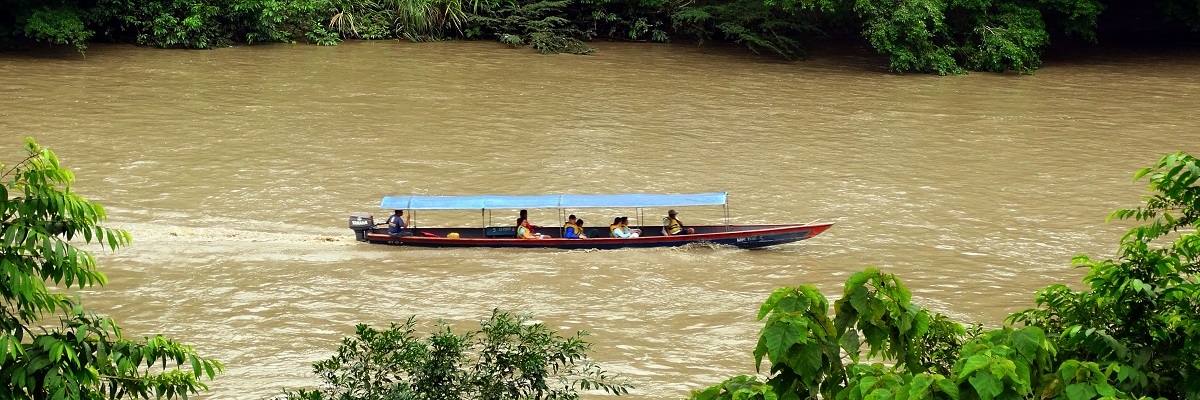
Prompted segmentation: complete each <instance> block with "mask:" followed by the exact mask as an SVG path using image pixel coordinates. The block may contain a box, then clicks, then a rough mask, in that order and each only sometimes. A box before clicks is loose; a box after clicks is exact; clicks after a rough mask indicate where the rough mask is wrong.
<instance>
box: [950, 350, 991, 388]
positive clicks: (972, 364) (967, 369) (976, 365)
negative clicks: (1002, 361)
mask: <svg viewBox="0 0 1200 400" xmlns="http://www.w3.org/2000/svg"><path fill="white" fill-rule="evenodd" d="M991 363H992V361H991V359H989V358H988V357H987V356H985V355H981V354H976V355H973V356H971V358H968V359H967V363H966V364H965V365H964V366H963V370H962V371H959V373H958V376H959V378H958V379H959V381H960V382H961V381H962V379H963V378H964V377H967V376H970V375H971V374H972V373H974V372H975V371H978V370H979V369H981V368H983V367H986V366H988V364H991Z"/></svg>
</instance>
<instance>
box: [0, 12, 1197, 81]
mask: <svg viewBox="0 0 1200 400" xmlns="http://www.w3.org/2000/svg"><path fill="white" fill-rule="evenodd" d="M6 3H8V5H9V6H8V7H4V8H0V46H3V45H4V44H6V43H7V44H8V45H10V46H11V45H14V44H16V43H19V42H22V41H24V42H29V41H33V42H43V43H51V44H60V45H69V46H75V47H76V48H78V49H80V51H82V50H83V49H85V48H86V47H87V43H88V42H89V41H94V40H108V41H115V42H122V43H135V44H139V45H146V46H158V47H181V48H201V49H202V48H211V47H218V46H225V45H229V44H232V43H239V42H240V43H260V42H292V41H297V40H303V41H307V42H311V43H318V44H323V45H334V44H336V43H337V42H338V41H341V40H345V39H350V38H361V39H391V38H404V39H408V40H412V41H429V40H443V39H453V38H464V39H491V40H499V41H501V42H504V43H508V44H511V45H514V46H532V47H533V48H535V49H537V50H539V51H542V52H547V53H548V52H566V53H576V54H587V53H590V52H592V51H594V49H593V48H592V47H590V46H588V45H587V44H586V42H587V41H591V40H595V39H599V38H609V39H619V40H637V41H643V40H644V41H660V42H665V41H669V40H671V39H672V38H676V39H697V40H700V41H708V40H728V41H734V42H738V43H743V44H745V45H746V46H748V47H749V48H750V49H752V50H754V51H767V52H771V53H775V54H778V55H779V56H781V57H784V58H786V59H789V60H794V59H798V58H804V57H805V56H806V43H809V42H811V41H813V40H816V39H819V38H824V37H859V38H861V39H862V40H865V41H866V42H867V43H869V44H870V45H871V46H872V47H874V48H875V50H876V51H878V52H879V53H880V54H882V55H884V56H886V57H887V58H888V60H889V66H890V69H891V70H892V71H895V72H908V71H914V72H925V73H937V74H943V75H945V74H959V73H964V72H965V71H996V72H1003V71H1017V72H1020V73H1032V72H1033V71H1035V70H1037V69H1038V68H1039V67H1040V66H1041V63H1042V54H1043V52H1044V51H1045V50H1046V48H1047V47H1048V46H1050V44H1051V39H1052V38H1072V37H1073V38H1076V39H1077V40H1081V41H1084V42H1092V43H1095V42H1096V41H1097V38H1098V36H1097V32H1098V31H1100V30H1103V29H1104V28H1105V27H1104V26H1101V25H1100V21H1101V20H1104V21H1109V22H1111V23H1112V25H1113V26H1112V28H1111V29H1113V30H1116V31H1117V32H1118V33H1121V32H1120V31H1119V30H1120V29H1126V30H1129V31H1131V32H1141V33H1144V32H1158V33H1159V34H1160V35H1159V37H1160V38H1181V37H1188V36H1189V35H1190V36H1191V37H1192V38H1194V37H1195V32H1197V31H1198V30H1200V0H1158V1H1155V2H1134V1H1130V0H694V1H668V0H470V1H464V0H386V1H381V0H269V1H262V0H89V1H82V0H49V1H34V0H8V1H7V2H6ZM1110 9H1113V10H1116V11H1112V12H1109V13H1108V14H1106V12H1108V10H1110ZM1102 17H1107V18H1102Z"/></svg>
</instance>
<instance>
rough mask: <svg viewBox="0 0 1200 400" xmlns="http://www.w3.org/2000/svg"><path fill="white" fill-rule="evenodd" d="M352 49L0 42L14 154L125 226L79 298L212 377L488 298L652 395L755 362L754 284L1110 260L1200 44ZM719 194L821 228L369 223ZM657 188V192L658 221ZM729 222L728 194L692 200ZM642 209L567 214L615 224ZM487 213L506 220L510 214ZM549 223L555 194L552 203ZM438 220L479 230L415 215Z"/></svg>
mask: <svg viewBox="0 0 1200 400" xmlns="http://www.w3.org/2000/svg"><path fill="white" fill-rule="evenodd" d="M599 48H600V51H599V52H598V53H596V54H594V55H590V56H572V55H540V54H537V53H536V52H533V51H528V50H514V49H511V48H508V47H505V46H503V45H500V44H495V43H471V42H451V43H431V44H412V43H401V42H350V43H344V44H342V45H339V46H336V47H317V46H308V45H272V46H250V47H234V48H225V49H217V50H211V51H182V50H156V49H146V48H136V47H130V46H115V45H96V46H93V47H92V48H91V49H89V50H88V52H87V54H86V56H79V55H78V54H75V53H74V52H73V50H71V49H58V50H56V51H42V52H35V53H4V54H0V160H3V162H5V163H6V164H8V165H11V164H12V163H13V162H15V161H16V160H17V159H18V157H19V154H18V152H19V150H20V148H21V145H22V142H21V140H20V138H22V137H25V136H32V137H35V138H36V139H37V140H38V142H39V143H40V144H42V145H44V146H46V147H49V148H51V149H52V150H54V151H55V152H56V153H57V154H58V156H59V157H60V158H61V160H62V162H63V163H64V164H65V165H67V166H68V167H69V168H71V169H72V170H73V171H74V172H75V173H76V176H77V184H76V185H75V187H74V188H75V190H76V191H78V192H79V193H81V194H83V195H84V196H86V197H88V198H89V199H91V200H93V201H95V202H99V203H101V204H103V205H104V206H106V207H107V210H108V211H109V214H110V219H109V221H108V223H107V225H108V226H110V227H116V228H122V229H126V230H128V231H129V232H130V233H132V235H133V236H134V242H133V243H132V244H131V245H130V246H128V247H127V248H124V249H121V250H120V251H118V252H116V253H109V252H104V251H98V252H97V253H96V255H97V257H98V263H99V267H100V270H101V271H103V272H105V273H107V275H108V277H109V279H110V283H109V284H108V285H107V286H105V287H102V288H92V289H89V290H86V291H84V292H82V295H83V298H84V301H85V304H86V305H87V306H88V307H89V308H92V309H95V310H97V311H100V312H102V313H104V314H107V315H109V316H112V317H113V318H115V319H116V320H117V321H118V322H119V324H120V325H121V326H122V328H123V330H124V333H125V334H126V335H127V336H130V337H142V336H147V335H153V334H158V333H162V334H165V335H167V336H169V337H172V338H175V339H178V340H180V341H182V342H185V343H188V344H191V345H194V346H195V347H196V348H197V349H198V350H199V351H200V352H201V353H202V354H203V355H205V356H207V357H212V358H215V359H218V360H220V361H222V362H224V363H225V364H226V366H227V367H228V370H227V372H226V373H225V374H224V375H222V376H220V377H218V379H217V380H215V381H213V382H211V391H210V392H208V393H207V394H205V395H204V396H202V398H207V399H257V398H262V397H268V396H272V395H275V394H277V393H279V392H280V390H282V389H283V388H285V387H290V388H296V387H304V386H315V385H316V384H317V383H318V381H317V379H316V378H315V377H314V375H312V373H311V364H312V363H313V362H316V361H319V360H322V359H325V358H327V357H329V356H330V355H332V353H333V351H334V350H335V349H336V347H337V345H338V343H339V341H340V339H341V338H342V337H344V336H347V335H351V334H352V333H353V330H354V325H355V324H356V323H369V324H374V325H377V326H382V325H386V324H387V323H388V322H391V321H403V320H405V319H406V318H408V317H409V316H411V315H417V316H418V318H419V319H420V320H421V321H423V322H424V325H423V326H424V327H425V328H427V329H432V324H433V323H434V321H436V320H437V319H439V318H440V319H444V320H446V321H449V322H451V323H453V324H455V325H457V326H461V327H464V328H468V327H477V325H476V322H477V321H479V320H481V319H484V318H486V317H487V316H488V315H489V314H490V312H491V310H492V309H493V308H501V309H506V310H514V311H521V312H529V313H532V314H533V315H534V317H535V318H536V319H537V320H539V321H544V322H546V323H547V324H549V325H550V326H552V327H556V328H558V329H561V330H563V331H567V332H573V331H576V330H588V331H590V332H591V333H592V336H590V339H591V341H592V342H593V343H594V352H593V353H592V356H593V357H592V358H593V359H594V360H596V361H598V362H600V363H601V365H602V366H604V367H606V368H607V369H609V370H610V371H614V372H617V373H619V374H620V375H622V376H623V377H625V378H627V379H628V380H629V381H630V382H631V383H632V384H634V385H635V386H636V388H635V389H634V390H633V392H631V396H630V397H631V398H648V399H660V398H661V399H674V398H683V397H686V396H687V394H688V392H689V391H690V390H694V389H702V388H705V387H707V386H709V385H712V384H715V383H717V382H719V381H721V380H723V379H724V378H726V377H729V376H732V375H738V374H749V373H753V371H754V367H753V357H752V356H751V351H752V349H753V347H754V344H755V342H756V338H757V330H758V329H759V327H760V326H761V325H760V324H759V323H758V322H756V321H754V316H755V312H756V311H757V309H758V305H759V304H760V302H761V301H762V300H764V299H765V298H766V296H767V295H768V294H769V293H770V292H771V291H772V290H773V289H774V288H777V287H780V286H786V285H799V284H805V283H811V284H815V285H817V286H818V287H819V288H820V289H821V290H822V291H824V293H825V294H826V295H827V296H829V297H830V298H831V300H832V299H835V298H836V297H838V296H839V295H840V291H841V286H842V283H843V282H844V280H845V279H846V278H847V277H848V276H849V275H850V274H852V273H854V272H856V271H860V270H862V269H863V268H865V267H868V266H874V267H879V268H882V269H883V270H885V271H886V272H891V273H895V274H898V275H899V276H900V278H901V279H902V280H903V281H904V282H905V283H906V284H907V286H908V287H909V288H910V289H912V290H913V292H914V293H915V297H914V298H915V301H916V302H918V303H919V304H921V305H923V306H925V307H928V308H930V309H932V310H934V311H936V312H940V313H943V314H947V315H950V316H952V317H953V318H955V319H957V320H960V321H964V322H969V321H978V322H982V323H985V324H988V325H991V326H996V325H999V324H1000V323H1001V322H1002V321H1003V319H1004V317H1005V316H1007V315H1008V314H1010V313H1012V312H1014V311H1017V310H1020V309H1022V308H1025V307H1029V306H1031V305H1032V299H1033V294H1034V292H1035V291H1036V290H1038V289H1039V288H1041V287H1044V286H1046V285H1049V284H1053V283H1068V284H1071V285H1074V286H1075V287H1079V286H1080V284H1079V279H1080V277H1082V276H1083V271H1080V270H1075V269H1072V268H1070V259H1071V257H1072V256H1074V255H1077V254H1089V255H1092V256H1093V257H1097V258H1105V257H1111V256H1112V254H1113V252H1114V251H1115V249H1116V242H1117V239H1118V238H1119V237H1120V235H1121V234H1122V233H1123V232H1124V231H1125V230H1126V229H1128V227H1129V226H1130V225H1129V223H1128V222H1124V221H1116V222H1112V223H1105V221H1104V220H1105V217H1106V215H1107V214H1108V213H1109V212H1110V211H1112V210H1113V209H1116V208H1122V207H1130V206H1135V205H1137V204H1139V197H1140V196H1141V195H1142V194H1143V193H1144V190H1145V182H1144V181H1143V182H1132V181H1131V178H1132V174H1133V173H1134V171H1136V170H1137V169H1139V168H1143V167H1146V166H1149V165H1151V164H1152V163H1153V162H1154V161H1156V160H1157V159H1158V158H1159V157H1160V156H1162V155H1164V154H1166V153H1168V152H1173V151H1178V150H1185V151H1191V152H1193V153H1196V152H1198V151H1200V148H1197V145H1196V144H1197V143H1200V129H1197V122H1196V121H1197V120H1200V112H1198V111H1197V110H1200V107H1198V106H1197V105H1198V104H1200V80H1197V79H1196V77H1197V76H1200V51H1166V52H1161V51H1160V52H1139V51H1124V52H1120V53H1114V54H1096V55H1091V56H1085V57H1075V58H1059V59H1055V58H1050V59H1048V60H1047V63H1046V65H1045V67H1044V68H1043V69H1042V70H1040V71H1038V73H1037V74H1036V75H1033V76H1017V75H999V74H987V73H976V74H971V75H967V76H959V77H936V76H926V75H894V74H889V73H887V72H886V70H885V69H884V68H883V66H882V65H883V62H884V61H883V60H881V59H879V58H878V57H876V56H874V55H872V54H869V53H862V54H859V53H857V52H853V51H850V52H844V53H837V52H835V53H832V54H826V55H822V54H819V53H818V54H817V56H818V58H817V59H816V60H812V61H805V62H796V63H786V62H780V61H779V60H777V59H774V58H771V57H766V56H761V57H760V56H754V55H752V54H747V52H745V51H744V50H743V49H741V48H738V47H704V48H701V47H696V46H694V45H687V44H673V45H652V44H621V43H612V44H610V43H600V44H599ZM712 191H726V192H728V193H729V198H730V212H731V214H732V217H733V222H735V223H775V222H778V223H783V222H809V221H814V220H819V221H831V222H835V223H836V225H834V227H833V228H832V229H830V230H829V231H827V232H825V233H824V234H822V235H820V236H817V237H816V238H814V239H811V240H807V241H804V242H800V243H798V244H792V245H784V246H777V247H773V248H768V249H763V250H753V251H747V250H737V249H731V248H711V247H689V248H680V249H639V250H616V251H558V250H546V251H528V250H503V249H457V250H438V249H408V248H398V247H386V246H372V245H365V244H360V243H357V242H355V241H354V240H353V237H352V233H351V231H350V230H349V229H347V228H346V225H347V216H348V214H349V213H351V212H360V211H366V212H372V213H374V214H375V215H376V217H377V218H378V219H380V220H382V218H384V217H385V216H386V215H387V211H386V210H380V209H379V200H380V198H381V197H382V196H384V195H404V194H428V195H469V194H550V193H577V194H583V193H600V194H604V193H625V192H650V193H688V192H712ZM665 211H666V210H658V209H650V210H645V213H646V215H647V217H648V218H649V221H647V222H649V223H654V222H656V221H657V220H658V219H659V218H661V215H660V214H664V213H665ZM681 211H682V212H681V214H680V217H681V219H682V220H684V221H685V222H687V223H716V222H719V221H721V218H722V217H723V213H722V210H721V209H720V208H719V207H717V208H705V207H696V208H688V209H683V210H681ZM618 213H620V214H624V215H633V211H632V210H590V211H587V210H585V211H580V212H576V214H580V216H581V217H582V218H584V219H586V220H588V221H589V225H598V224H600V222H601V221H604V220H605V219H606V218H607V219H608V220H611V218H612V217H613V216H615V215H618ZM495 215H496V217H497V221H506V222H505V223H507V221H509V220H511V219H514V218H515V216H516V213H515V211H514V212H507V213H506V212H504V211H498V212H496V213H495ZM531 218H532V220H533V222H534V223H537V224H540V225H546V226H555V225H557V224H558V223H559V222H558V218H559V214H558V213H557V212H556V211H555V210H531ZM417 220H418V223H419V224H421V225H427V226H432V225H438V226H453V225H457V224H470V225H473V226H477V225H476V224H478V223H479V213H478V212H421V213H419V214H418V216H417Z"/></svg>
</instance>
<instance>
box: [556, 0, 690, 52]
mask: <svg viewBox="0 0 1200 400" xmlns="http://www.w3.org/2000/svg"><path fill="white" fill-rule="evenodd" d="M684 4H686V3H685V2H683V1H675V0H581V1H580V2H579V3H578V5H579V7H580V14H581V15H580V19H579V22H578V24H579V25H581V26H587V25H591V26H593V27H594V28H593V29H592V30H593V31H595V35H596V36H599V37H609V38H616V39H626V40H651V41H655V42H666V41H668V40H669V34H668V32H667V29H668V28H669V27H670V26H671V24H672V22H671V15H672V14H673V13H674V12H675V11H676V10H678V9H680V7H683V6H684Z"/></svg>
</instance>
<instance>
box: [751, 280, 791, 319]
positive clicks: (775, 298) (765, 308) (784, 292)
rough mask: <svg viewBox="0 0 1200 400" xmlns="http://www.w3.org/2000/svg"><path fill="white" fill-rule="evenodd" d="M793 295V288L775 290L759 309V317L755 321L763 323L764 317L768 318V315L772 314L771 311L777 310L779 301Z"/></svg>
mask: <svg viewBox="0 0 1200 400" xmlns="http://www.w3.org/2000/svg"><path fill="white" fill-rule="evenodd" d="M791 293H792V289H791V288H779V289H775V291H774V292H771V296H769V297H767V300H766V301H764V302H763V303H762V306H761V307H759V308H758V317H756V318H755V320H756V321H761V320H762V319H763V317H765V316H767V314H768V313H770V312H771V310H773V309H775V305H776V304H778V303H779V300H781V299H783V298H784V297H786V296H788V295H790V294H791Z"/></svg>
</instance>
